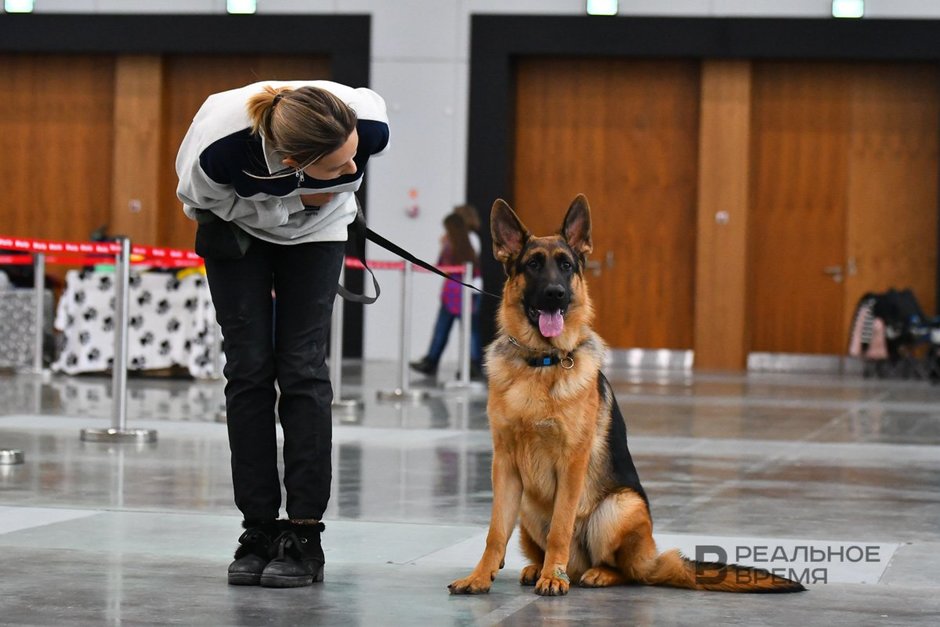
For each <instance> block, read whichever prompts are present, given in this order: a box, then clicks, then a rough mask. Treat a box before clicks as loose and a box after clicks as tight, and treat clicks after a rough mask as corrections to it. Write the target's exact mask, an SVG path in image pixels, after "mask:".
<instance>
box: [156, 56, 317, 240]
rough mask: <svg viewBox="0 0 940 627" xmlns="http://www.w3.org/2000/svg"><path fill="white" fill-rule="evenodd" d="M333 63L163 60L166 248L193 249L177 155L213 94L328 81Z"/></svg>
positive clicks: (288, 59)
mask: <svg viewBox="0 0 940 627" xmlns="http://www.w3.org/2000/svg"><path fill="white" fill-rule="evenodd" d="M329 78H330V69H329V60H328V59H327V58H326V57H310V56H286V55H284V56H280V55H277V56H275V55H267V56H258V55H251V56H238V55H205V56H196V55H186V56H167V57H165V59H164V81H163V82H164V91H163V93H164V124H163V129H162V133H163V141H162V148H161V158H160V181H161V184H160V189H161V192H160V194H161V195H160V199H161V207H162V212H161V220H160V227H159V239H160V242H161V243H162V244H163V245H166V246H173V247H178V248H192V246H193V236H194V234H195V225H194V223H193V222H192V221H191V220H189V219H188V218H186V216H185V215H183V208H182V204H181V203H180V202H179V200H178V199H177V198H176V186H177V183H178V179H177V177H176V168H175V162H176V153H177V151H178V150H179V145H180V142H182V141H183V136H184V135H185V134H186V131H187V129H189V125H190V123H191V122H192V119H193V116H194V115H195V114H196V111H198V110H199V107H200V106H202V103H203V102H204V101H205V99H206V98H207V97H208V96H209V95H210V94H213V93H216V92H220V91H225V90H226V89H233V88H235V87H241V86H243V85H247V84H249V83H254V82H257V81H260V80H301V79H303V80H308V79H309V80H315V79H329Z"/></svg>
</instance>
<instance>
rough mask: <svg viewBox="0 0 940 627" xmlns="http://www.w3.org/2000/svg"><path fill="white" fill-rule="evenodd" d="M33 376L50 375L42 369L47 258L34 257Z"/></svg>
mask: <svg viewBox="0 0 940 627" xmlns="http://www.w3.org/2000/svg"><path fill="white" fill-rule="evenodd" d="M33 298H34V300H33V321H34V322H35V325H36V326H35V328H34V329H33V369H32V373H33V374H39V375H44V374H48V371H47V370H44V369H43V367H42V357H43V351H42V345H43V336H44V335H45V326H46V256H45V255H44V254H43V253H36V254H34V255H33Z"/></svg>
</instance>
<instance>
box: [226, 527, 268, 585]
mask: <svg viewBox="0 0 940 627" xmlns="http://www.w3.org/2000/svg"><path fill="white" fill-rule="evenodd" d="M242 527H244V528H245V533H243V534H242V535H241V537H240V538H238V545H239V546H238V548H237V549H236V550H235V561H234V562H232V563H231V564H229V566H228V582H229V584H231V585H233V586H257V585H259V584H260V583H261V573H262V572H263V571H264V567H265V566H267V565H268V562H269V561H270V559H271V544H272V543H273V542H274V538H276V537H277V535H278V532H279V531H280V528H279V526H278V524H277V521H276V520H268V521H260V520H246V521H244V522H242Z"/></svg>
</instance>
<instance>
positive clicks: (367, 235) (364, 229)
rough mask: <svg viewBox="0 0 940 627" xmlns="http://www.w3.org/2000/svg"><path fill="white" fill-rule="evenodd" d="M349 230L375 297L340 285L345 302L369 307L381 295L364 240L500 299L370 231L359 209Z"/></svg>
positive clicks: (481, 292)
mask: <svg viewBox="0 0 940 627" xmlns="http://www.w3.org/2000/svg"><path fill="white" fill-rule="evenodd" d="M356 202H357V204H358V199H357V200H356ZM349 230H350V234H351V235H352V236H353V237H354V238H355V242H356V249H357V250H356V256H357V257H358V258H359V261H360V262H362V265H363V267H364V268H365V269H366V271H367V272H368V273H369V274H370V275H371V276H372V286H373V287H374V288H375V296H366V295H365V294H353V293H352V292H350V291H349V290H347V289H346V288H344V287H343V286H342V285H340V286H339V289H338V291H339V295H340V296H342V297H343V298H344V299H345V300H348V301H351V302H354V303H364V304H366V305H370V304H372V303H374V302H375V301H376V300H377V299H378V297H379V294H380V293H381V290H380V289H379V282H378V279H376V278H375V273H374V272H372V269H371V268H370V267H369V264H368V263H366V259H365V257H366V242H365V240H369V241H370V242H372V243H374V244H377V245H379V246H381V247H382V248H384V249H385V250H387V251H389V252H390V253H393V254H395V255H398V256H399V257H401V258H402V259H404V260H405V261H410V262H411V263H413V264H415V265H416V266H420V267H422V268H424V269H425V270H427V271H428V272H433V273H434V274H437V275H439V276H442V277H444V278H445V279H447V280H448V281H453V282H454V283H460V284H461V285H463V286H464V287H469V288H470V289H471V290H473V291H475V292H479V293H480V294H484V295H486V296H490V297H492V298H495V299H497V300H499V299H500V298H501V297H500V296H497V295H496V294H492V293H490V292H487V291H484V290H481V289H480V288H478V287H474V286H473V285H470V284H469V283H464V282H463V281H460V280H459V279H455V278H454V277H452V276H450V275H449V274H447V273H446V272H444V271H442V270H438V269H437V268H435V267H434V266H433V265H431V264H430V263H428V262H427V261H424V260H423V259H419V258H417V257H415V256H414V255H413V254H412V253H410V252H408V251H407V250H405V249H404V248H402V247H401V246H399V245H398V244H396V243H395V242H391V241H389V240H387V239H386V238H384V237H382V236H381V235H379V234H378V233H376V232H375V231H373V230H372V229H370V228H369V226H368V225H367V224H366V219H365V216H363V215H362V208H361V207H360V209H359V211H358V212H357V213H356V219H355V220H354V221H353V223H352V224H350V225H349Z"/></svg>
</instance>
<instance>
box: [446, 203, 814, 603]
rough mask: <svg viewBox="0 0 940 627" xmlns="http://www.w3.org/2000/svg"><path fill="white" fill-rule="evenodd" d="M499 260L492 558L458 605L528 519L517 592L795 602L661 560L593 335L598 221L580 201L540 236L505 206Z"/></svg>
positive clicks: (785, 588) (499, 217)
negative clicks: (650, 590)
mask: <svg viewBox="0 0 940 627" xmlns="http://www.w3.org/2000/svg"><path fill="white" fill-rule="evenodd" d="M490 226H491V231H492V236H493V254H494V256H495V257H496V259H497V260H499V261H500V262H501V263H502V264H503V267H504V268H505V271H506V275H507V278H506V283H505V287H504V289H503V299H502V303H501V305H500V308H499V312H498V326H499V332H498V335H497V338H496V339H495V341H494V342H493V343H492V344H490V346H489V347H487V351H486V369H487V373H488V378H489V402H488V404H487V412H488V413H489V419H490V429H491V431H492V436H493V510H492V515H491V520H490V527H489V533H488V534H487V537H486V549H485V550H484V552H483V556H482V557H481V558H480V561H479V563H478V564H477V566H476V568H474V570H473V572H472V573H470V575H469V576H468V577H465V578H464V579H458V580H457V581H454V582H453V583H451V584H450V585H449V586H448V588H449V589H450V591H451V594H480V593H484V592H488V591H489V589H490V586H491V584H492V582H493V580H494V579H495V577H496V573H497V572H498V571H499V569H500V568H502V567H503V565H504V557H505V555H506V543H507V541H508V540H509V536H510V534H511V533H512V531H513V528H514V527H515V524H516V520H517V519H518V520H519V523H520V524H519V527H520V540H521V544H522V551H523V553H524V554H525V555H526V557H528V558H529V560H530V561H531V563H530V564H529V565H528V566H526V567H525V568H524V569H523V570H522V574H521V576H520V583H521V584H522V585H534V586H535V592H536V593H537V594H540V595H551V596H556V595H564V594H567V592H568V588H569V586H570V582H571V581H572V580H574V581H575V582H577V583H578V584H580V585H581V586H584V587H588V588H601V587H606V586H615V585H621V584H648V585H663V586H674V587H679V588H690V589H696V590H724V591H730V592H797V591H801V590H804V588H803V586H802V585H800V584H799V583H798V582H795V581H791V580H789V579H784V578H782V577H778V576H776V575H773V574H771V573H770V572H768V571H766V570H761V569H755V568H749V567H745V566H737V565H733V564H732V565H728V564H721V563H704V562H695V561H692V560H689V559H686V558H684V557H683V556H682V555H681V554H680V553H679V551H678V550H672V551H668V552H666V553H658V552H657V549H656V544H655V542H654V541H653V521H652V518H651V517H650V509H649V500H648V499H647V496H646V493H645V492H644V490H643V487H642V486H641V485H640V480H639V477H638V476H637V471H636V467H635V466H634V464H633V460H632V458H631V457H630V452H629V450H628V448H627V432H626V426H625V423H624V420H623V416H622V415H621V413H620V409H619V408H618V406H617V402H616V400H615V399H614V395H613V392H612V390H611V386H610V384H609V383H608V382H607V379H606V378H605V377H604V375H603V374H602V373H601V365H602V363H603V360H604V353H605V350H606V346H605V345H604V342H603V341H602V340H601V338H600V337H598V336H597V334H596V333H595V332H594V331H593V330H592V328H591V325H592V322H593V318H594V311H593V309H592V305H591V300H590V298H589V296H588V290H587V285H586V284H585V280H584V274H583V273H584V267H585V265H584V264H585V260H586V256H587V255H588V253H590V252H591V249H592V244H591V214H590V209H589V207H588V202H587V199H586V198H585V197H584V196H582V195H579V196H578V197H577V198H575V200H574V202H573V203H572V204H571V206H570V207H569V209H568V212H567V214H566V215H565V219H564V221H563V223H562V227H561V230H560V231H559V233H558V234H557V235H552V236H548V237H535V236H533V235H531V234H530V233H529V232H528V231H527V230H526V228H525V226H523V224H522V222H521V221H520V220H519V218H518V217H517V216H516V214H515V213H514V212H513V210H512V209H511V208H510V207H509V205H507V204H506V203H505V202H504V201H503V200H497V201H496V202H495V203H494V204H493V210H492V216H491V219H490Z"/></svg>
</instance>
